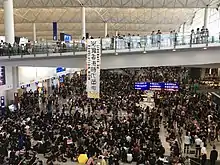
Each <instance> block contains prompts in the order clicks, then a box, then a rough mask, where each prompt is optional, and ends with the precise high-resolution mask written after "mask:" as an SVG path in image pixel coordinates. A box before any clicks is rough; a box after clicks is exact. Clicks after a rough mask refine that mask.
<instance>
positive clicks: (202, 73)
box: [200, 68, 206, 80]
mask: <svg viewBox="0 0 220 165" xmlns="http://www.w3.org/2000/svg"><path fill="white" fill-rule="evenodd" d="M205 71H206V68H202V69H201V74H200V79H201V80H203V79H204V78H205Z"/></svg>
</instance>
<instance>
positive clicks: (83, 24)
mask: <svg viewBox="0 0 220 165" xmlns="http://www.w3.org/2000/svg"><path fill="white" fill-rule="evenodd" d="M81 17H82V38H83V37H86V9H85V7H82V8H81Z"/></svg>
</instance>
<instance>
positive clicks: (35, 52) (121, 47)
mask: <svg viewBox="0 0 220 165" xmlns="http://www.w3.org/2000/svg"><path fill="white" fill-rule="evenodd" d="M101 40H102V42H101V43H102V51H103V53H109V54H112V53H117V54H120V53H126V52H148V51H157V50H166V49H170V50H176V49H187V48H199V47H201V48H204V47H213V46H220V36H219V34H216V35H212V36H197V35H191V34H185V35H178V34H177V35H170V34H165V35H150V36H123V37H117V38H102V39H101ZM85 54H86V44H83V43H79V42H77V43H65V44H57V43H53V42H52V41H51V42H44V43H38V44H27V45H26V46H14V47H8V46H7V45H6V46H5V47H4V48H3V49H1V50H0V56H7V57H9V58H12V57H14V56H20V57H24V56H30V57H32V56H33V57H37V56H41V57H42V55H43V56H62V55H85Z"/></svg>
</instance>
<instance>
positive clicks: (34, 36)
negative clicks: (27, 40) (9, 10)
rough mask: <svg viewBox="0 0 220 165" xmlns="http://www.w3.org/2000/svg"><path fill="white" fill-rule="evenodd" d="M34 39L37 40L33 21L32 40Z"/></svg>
mask: <svg viewBox="0 0 220 165" xmlns="http://www.w3.org/2000/svg"><path fill="white" fill-rule="evenodd" d="M36 40H37V34H36V24H35V23H33V41H34V42H35V41H36Z"/></svg>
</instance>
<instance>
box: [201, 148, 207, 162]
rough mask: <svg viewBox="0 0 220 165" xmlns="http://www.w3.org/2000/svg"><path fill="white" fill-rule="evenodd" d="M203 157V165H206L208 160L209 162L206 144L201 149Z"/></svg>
mask: <svg viewBox="0 0 220 165" xmlns="http://www.w3.org/2000/svg"><path fill="white" fill-rule="evenodd" d="M201 157H202V161H201V165H205V164H206V160H207V150H206V145H205V144H204V146H202V148H201Z"/></svg>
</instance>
